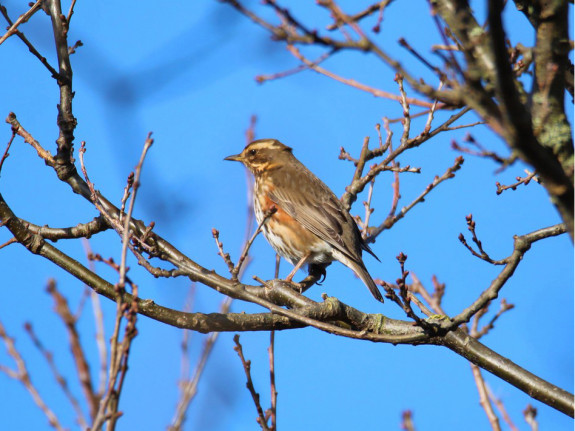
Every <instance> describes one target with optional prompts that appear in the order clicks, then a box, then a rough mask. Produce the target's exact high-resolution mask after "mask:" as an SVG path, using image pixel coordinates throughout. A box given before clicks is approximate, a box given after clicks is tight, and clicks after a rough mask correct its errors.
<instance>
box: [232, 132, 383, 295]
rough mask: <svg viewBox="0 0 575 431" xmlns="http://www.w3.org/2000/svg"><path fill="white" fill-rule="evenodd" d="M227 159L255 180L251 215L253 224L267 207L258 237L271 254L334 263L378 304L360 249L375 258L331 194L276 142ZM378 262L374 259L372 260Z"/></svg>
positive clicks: (263, 142)
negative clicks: (348, 272)
mask: <svg viewBox="0 0 575 431" xmlns="http://www.w3.org/2000/svg"><path fill="white" fill-rule="evenodd" d="M226 160H234V161H239V162H242V163H243V164H244V165H245V166H246V167H247V168H248V169H249V170H250V171H251V172H252V173H253V174H254V177H255V183H254V194H253V195H254V211H255V215H256V219H257V220H258V223H261V221H262V219H263V218H264V214H265V213H266V211H267V210H269V209H270V208H271V207H272V206H273V207H275V208H276V212H275V213H274V214H273V215H271V216H270V217H269V219H268V220H267V221H266V223H265V224H264V227H263V233H264V236H265V237H266V239H267V241H268V242H269V243H270V245H271V246H272V247H273V248H274V250H275V251H276V252H277V253H278V254H279V255H280V256H282V257H284V258H285V259H287V260H288V261H290V262H291V263H292V264H293V265H297V264H298V263H299V264H301V263H304V262H300V261H301V260H302V259H303V258H304V257H305V258H306V259H305V263H307V264H327V263H330V262H332V261H334V260H338V261H340V262H341V263H343V264H344V265H346V266H347V267H349V268H350V269H351V270H353V271H354V272H355V274H356V275H357V276H358V277H359V278H360V279H361V280H362V281H363V282H364V283H365V285H366V286H367V287H368V288H369V290H370V292H371V293H372V295H373V296H374V297H375V298H376V299H377V300H378V301H381V302H383V298H382V296H381V293H380V292H379V289H378V288H377V286H376V285H375V283H374V281H373V279H372V278H371V276H370V275H369V273H368V272H367V269H366V268H365V265H364V263H363V260H362V256H361V254H362V250H365V251H367V252H369V253H370V254H372V255H373V256H374V257H375V254H373V252H372V251H371V249H370V248H369V246H368V245H367V244H366V243H365V241H364V240H363V239H362V237H361V234H360V232H359V229H358V227H357V225H356V223H355V221H354V220H353V218H352V217H351V215H350V214H349V213H348V212H347V210H346V209H345V208H344V207H343V205H342V204H341V202H340V201H339V199H338V198H337V197H336V196H335V194H334V193H333V192H332V191H331V190H330V189H329V187H327V186H326V185H325V184H324V183H323V182H322V181H321V180H320V179H319V178H317V177H316V176H315V175H314V174H313V173H312V172H310V171H309V170H308V169H307V168H306V167H305V166H304V165H303V164H302V163H301V162H300V161H299V160H297V159H296V158H295V156H294V155H293V154H292V149H291V148H290V147H288V146H286V145H284V144H282V143H281V142H279V141H278V140H275V139H260V140H257V141H253V142H252V143H250V144H249V145H247V146H246V147H245V148H244V150H243V151H242V152H241V153H240V154H238V155H235V156H230V157H227V158H226ZM376 259H377V257H376Z"/></svg>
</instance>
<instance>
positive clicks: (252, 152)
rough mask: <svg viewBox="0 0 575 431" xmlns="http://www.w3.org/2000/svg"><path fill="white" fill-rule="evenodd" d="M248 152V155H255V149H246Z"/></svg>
mask: <svg viewBox="0 0 575 431" xmlns="http://www.w3.org/2000/svg"><path fill="white" fill-rule="evenodd" d="M248 154H249V155H250V156H255V155H256V150H250V151H248Z"/></svg>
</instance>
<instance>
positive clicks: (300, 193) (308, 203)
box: [270, 170, 363, 261]
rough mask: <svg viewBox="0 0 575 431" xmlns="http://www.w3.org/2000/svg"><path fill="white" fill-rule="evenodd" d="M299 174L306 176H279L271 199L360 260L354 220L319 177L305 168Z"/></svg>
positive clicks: (359, 245) (309, 227) (314, 231)
mask: <svg viewBox="0 0 575 431" xmlns="http://www.w3.org/2000/svg"><path fill="white" fill-rule="evenodd" d="M301 174H302V175H305V176H306V177H308V178H306V181H297V180H296V181H293V179H285V180H284V179H282V181H281V183H282V184H283V185H284V186H283V187H275V188H274V189H273V190H272V191H271V193H270V198H271V200H272V201H273V202H274V203H275V204H276V205H278V206H279V207H280V208H281V209H283V210H284V211H285V212H286V213H288V214H289V215H290V216H291V217H293V218H294V219H295V220H296V221H297V222H299V223H301V224H302V225H303V226H304V227H305V228H306V229H308V230H310V231H311V232H313V233H314V234H315V235H317V236H318V237H320V238H321V239H323V240H324V241H326V242H327V243H328V244H330V245H331V246H332V247H335V248H336V249H338V250H339V251H340V252H341V253H344V254H345V255H347V256H349V257H350V258H351V259H353V260H356V261H357V260H359V261H361V254H360V249H359V247H361V243H362V241H361V236H359V231H358V232H357V234H356V232H354V229H355V230H357V226H356V225H355V222H354V220H353V219H352V218H351V216H350V215H349V213H347V211H345V209H344V208H343V207H342V205H341V203H340V202H339V200H338V199H337V197H336V196H335V195H334V194H333V192H332V191H331V190H330V189H329V188H328V187H327V186H326V185H325V184H324V183H323V182H322V181H321V180H320V179H319V178H317V177H316V176H315V175H313V174H312V173H311V172H309V171H307V170H306V171H305V172H301ZM296 185H297V187H296ZM362 248H363V247H362Z"/></svg>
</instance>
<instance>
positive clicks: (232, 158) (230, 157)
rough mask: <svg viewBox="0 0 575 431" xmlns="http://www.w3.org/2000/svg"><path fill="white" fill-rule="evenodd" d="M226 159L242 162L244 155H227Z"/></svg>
mask: <svg viewBox="0 0 575 431" xmlns="http://www.w3.org/2000/svg"><path fill="white" fill-rule="evenodd" d="M224 160H230V161H232V162H241V161H242V155H241V154H235V155H233V156H228V157H226V158H225V159H224Z"/></svg>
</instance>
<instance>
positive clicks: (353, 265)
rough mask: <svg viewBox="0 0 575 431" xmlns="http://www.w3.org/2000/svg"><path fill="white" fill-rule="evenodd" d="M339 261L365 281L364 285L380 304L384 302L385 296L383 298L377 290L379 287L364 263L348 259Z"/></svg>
mask: <svg viewBox="0 0 575 431" xmlns="http://www.w3.org/2000/svg"><path fill="white" fill-rule="evenodd" d="M338 260H339V261H340V262H341V263H343V264H344V265H345V266H347V267H348V268H349V269H351V270H352V271H353V272H355V275H357V276H358V277H359V278H360V280H361V281H363V283H364V284H365V285H366V286H367V288H368V289H369V291H370V292H371V294H372V295H373V297H374V298H375V299H377V300H378V301H379V302H383V296H381V292H380V291H379V289H378V288H377V285H376V284H375V282H374V281H373V278H371V275H369V272H367V268H366V267H365V265H364V264H363V262H357V261H355V260H351V259H349V258H347V257H346V259H338Z"/></svg>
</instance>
